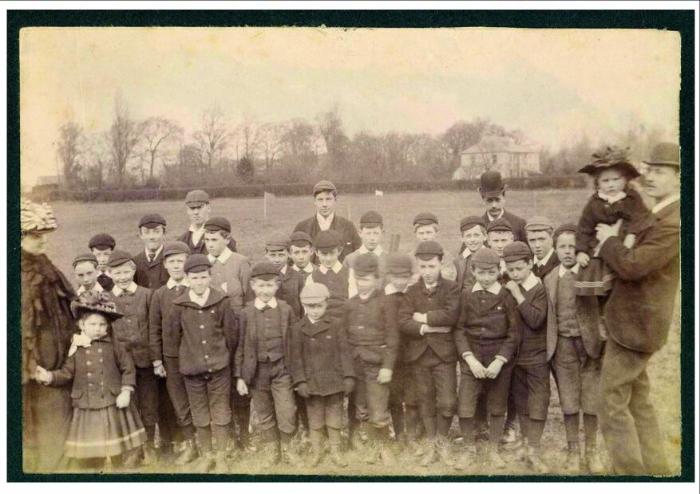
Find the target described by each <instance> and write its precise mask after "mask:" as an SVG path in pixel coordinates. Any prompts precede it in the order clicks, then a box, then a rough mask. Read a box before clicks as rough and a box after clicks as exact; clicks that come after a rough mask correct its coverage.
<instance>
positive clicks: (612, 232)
mask: <svg viewBox="0 0 700 494" xmlns="http://www.w3.org/2000/svg"><path fill="white" fill-rule="evenodd" d="M621 225H622V220H617V223H615V224H614V225H606V224H605V223H598V224H597V225H596V227H595V232H596V233H595V238H596V239H597V240H598V243H599V244H602V243H603V242H605V241H606V240H607V239H609V238H610V237H617V236H618V235H619V234H620V226H621Z"/></svg>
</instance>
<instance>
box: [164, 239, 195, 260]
mask: <svg viewBox="0 0 700 494" xmlns="http://www.w3.org/2000/svg"><path fill="white" fill-rule="evenodd" d="M189 253H190V247H189V246H188V245H187V244H186V243H185V242H180V241H179V240H174V241H172V242H167V243H166V244H165V246H163V259H165V258H166V257H168V256H172V255H175V254H189Z"/></svg>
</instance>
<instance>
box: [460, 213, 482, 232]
mask: <svg viewBox="0 0 700 494" xmlns="http://www.w3.org/2000/svg"><path fill="white" fill-rule="evenodd" d="M475 226H480V227H482V228H486V222H485V221H484V218H482V217H481V216H465V217H464V218H462V220H461V221H460V222H459V231H461V232H464V231H467V230H471V229H472V228H474V227H475Z"/></svg>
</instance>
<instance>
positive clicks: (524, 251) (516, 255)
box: [503, 241, 532, 262]
mask: <svg viewBox="0 0 700 494" xmlns="http://www.w3.org/2000/svg"><path fill="white" fill-rule="evenodd" d="M521 259H524V260H529V259H532V251H531V250H530V247H528V246H527V244H526V243H525V242H520V241H516V242H513V243H512V244H508V245H506V246H505V247H504V248H503V260H504V261H506V262H513V261H520V260H521Z"/></svg>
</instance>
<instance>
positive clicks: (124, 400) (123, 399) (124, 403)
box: [117, 389, 131, 408]
mask: <svg viewBox="0 0 700 494" xmlns="http://www.w3.org/2000/svg"><path fill="white" fill-rule="evenodd" d="M129 403H131V391H129V390H128V389H122V392H121V393H119V396H117V408H126V407H128V406H129Z"/></svg>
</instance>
